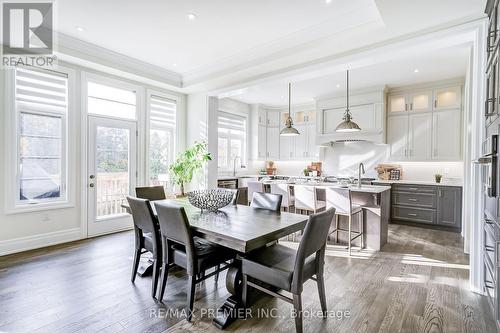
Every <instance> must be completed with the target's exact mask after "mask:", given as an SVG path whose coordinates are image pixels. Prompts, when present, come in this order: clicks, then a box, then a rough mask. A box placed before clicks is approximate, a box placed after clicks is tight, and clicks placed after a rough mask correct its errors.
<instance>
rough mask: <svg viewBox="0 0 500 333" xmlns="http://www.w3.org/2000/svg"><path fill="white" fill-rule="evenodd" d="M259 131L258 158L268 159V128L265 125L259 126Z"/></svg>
mask: <svg viewBox="0 0 500 333" xmlns="http://www.w3.org/2000/svg"><path fill="white" fill-rule="evenodd" d="M257 126H258V130H257V135H258V138H257V142H258V143H257V144H258V149H257V150H258V152H257V157H258V158H266V157H267V147H266V142H267V140H266V137H267V128H266V126H264V125H260V124H259V125H257Z"/></svg>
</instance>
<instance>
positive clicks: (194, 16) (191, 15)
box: [187, 13, 197, 21]
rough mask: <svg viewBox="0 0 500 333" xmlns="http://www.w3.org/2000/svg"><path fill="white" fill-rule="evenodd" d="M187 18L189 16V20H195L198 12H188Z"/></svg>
mask: <svg viewBox="0 0 500 333" xmlns="http://www.w3.org/2000/svg"><path fill="white" fill-rule="evenodd" d="M187 18H188V20H190V21H194V20H196V18H197V16H196V14H193V13H188V14H187Z"/></svg>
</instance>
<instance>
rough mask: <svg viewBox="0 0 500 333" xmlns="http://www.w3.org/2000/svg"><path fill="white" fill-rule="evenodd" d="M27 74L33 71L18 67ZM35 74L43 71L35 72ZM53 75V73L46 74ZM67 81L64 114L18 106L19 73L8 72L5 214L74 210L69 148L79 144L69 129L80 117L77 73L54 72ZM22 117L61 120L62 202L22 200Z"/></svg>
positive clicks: (42, 108)
mask: <svg viewBox="0 0 500 333" xmlns="http://www.w3.org/2000/svg"><path fill="white" fill-rule="evenodd" d="M19 68H22V69H26V70H33V68H30V67H29V66H19ZM34 70H35V71H37V70H40V71H42V72H43V71H44V69H37V68H35V69H34ZM47 71H49V72H50V71H51V70H47ZM52 71H54V72H56V73H59V74H64V75H65V76H66V77H67V107H66V110H65V112H63V111H57V110H54V109H52V108H50V107H48V106H39V107H31V105H26V104H24V105H18V104H17V101H16V72H15V69H7V70H5V72H6V73H5V81H4V84H5V110H6V117H5V122H6V123H7V124H10V126H8V128H7V130H6V131H5V142H6V143H7V147H8V148H7V151H6V168H5V175H6V179H10V181H7V182H6V186H5V214H6V215H10V214H18V213H28V212H36V211H43V210H52V209H62V208H73V207H75V191H76V181H75V179H74V178H75V174H74V173H75V172H74V171H71V170H72V169H74V156H76V155H75V153H70V151H69V147H70V146H73V145H74V144H75V142H76V140H75V138H72V137H71V136H70V135H69V130H70V128H74V125H75V123H74V121H75V120H76V118H77V116H76V115H75V114H74V111H75V71H74V70H72V69H70V68H66V67H63V66H57V67H56V68H55V69H54V70H52ZM22 113H27V114H35V115H42V116H48V117H60V118H61V122H62V124H61V173H60V177H61V188H60V191H61V196H60V197H59V198H57V199H56V198H45V199H37V200H33V201H32V200H26V202H24V200H21V199H20V196H19V194H20V190H21V183H20V180H21V174H20V168H19V165H20V159H21V154H20V147H19V140H20V134H21V129H20V125H21V124H20V117H21V114H22Z"/></svg>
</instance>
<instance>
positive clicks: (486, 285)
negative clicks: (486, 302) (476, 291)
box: [484, 280, 495, 289]
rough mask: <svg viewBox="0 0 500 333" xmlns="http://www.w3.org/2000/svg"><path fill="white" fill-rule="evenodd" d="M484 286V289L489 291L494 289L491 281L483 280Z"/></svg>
mask: <svg viewBox="0 0 500 333" xmlns="http://www.w3.org/2000/svg"><path fill="white" fill-rule="evenodd" d="M484 285H485V287H486V288H489V289H494V288H495V286H494V285H493V282H491V281H488V280H484Z"/></svg>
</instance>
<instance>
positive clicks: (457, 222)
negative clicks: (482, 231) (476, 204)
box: [437, 186, 462, 228]
mask: <svg viewBox="0 0 500 333" xmlns="http://www.w3.org/2000/svg"><path fill="white" fill-rule="evenodd" d="M437 224H439V225H443V226H447V227H454V228H461V227H462V188H460V187H451V186H440V187H439V188H438V211H437Z"/></svg>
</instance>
